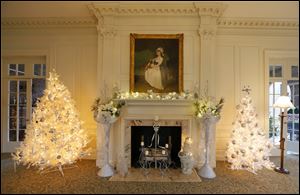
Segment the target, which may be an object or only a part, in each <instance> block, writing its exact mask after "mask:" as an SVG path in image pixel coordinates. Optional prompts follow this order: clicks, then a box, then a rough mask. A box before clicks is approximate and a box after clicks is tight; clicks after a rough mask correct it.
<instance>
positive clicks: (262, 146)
mask: <svg viewBox="0 0 300 195" xmlns="http://www.w3.org/2000/svg"><path fill="white" fill-rule="evenodd" d="M243 91H245V92H246V95H245V96H244V97H243V98H242V99H241V102H240V104H239V105H238V106H237V107H236V109H237V116H236V120H235V122H234V123H233V125H234V127H233V131H232V135H231V139H230V141H229V143H228V148H227V151H226V159H227V161H228V162H229V163H230V168H231V169H234V170H238V169H242V170H247V171H250V172H252V173H256V171H257V170H260V169H262V168H263V167H265V168H268V169H270V168H272V167H273V166H274V164H273V163H272V162H270V160H269V155H270V151H271V148H272V144H271V142H270V141H269V139H268V138H267V136H266V134H265V133H264V130H263V129H262V128H260V127H259V123H258V119H257V114H256V112H255V108H254V107H253V105H252V98H251V97H250V95H249V94H250V93H249V91H250V89H249V88H244V89H243Z"/></svg>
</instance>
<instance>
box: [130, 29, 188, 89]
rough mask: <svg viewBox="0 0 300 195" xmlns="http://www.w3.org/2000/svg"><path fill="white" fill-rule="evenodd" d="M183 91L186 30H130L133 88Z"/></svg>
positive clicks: (131, 83) (131, 79) (131, 82)
mask: <svg viewBox="0 0 300 195" xmlns="http://www.w3.org/2000/svg"><path fill="white" fill-rule="evenodd" d="M148 90H152V91H154V92H158V93H167V92H182V91H183V34H134V33H131V34H130V91H131V92H147V91H148Z"/></svg>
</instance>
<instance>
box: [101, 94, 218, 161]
mask: <svg viewBox="0 0 300 195" xmlns="http://www.w3.org/2000/svg"><path fill="white" fill-rule="evenodd" d="M156 116H158V117H159V122H160V125H161V126H181V127H182V138H181V140H182V141H184V140H185V138H186V137H191V138H192V140H193V154H194V157H195V159H196V161H197V164H195V166H196V167H200V166H201V165H202V164H203V163H204V134H203V132H204V131H203V130H202V128H200V127H199V123H198V121H197V120H196V119H195V117H194V110H193V101H192V100H126V106H125V107H123V109H122V113H121V116H120V118H119V120H118V121H117V122H116V123H115V124H114V126H113V129H112V134H113V135H112V136H111V137H112V138H111V145H110V151H111V156H110V162H111V163H112V164H116V163H117V161H118V158H119V157H120V156H122V157H124V156H125V157H128V158H127V159H125V160H126V161H127V163H128V166H130V165H131V161H130V148H131V147H130V143H131V126H140V125H144V126H152V124H153V120H154V118H155V117H156ZM100 132H102V129H101V130H100ZM101 137H103V136H98V137H97V142H98V143H97V146H98V148H97V150H98V153H97V166H98V167H101V156H102V152H101V148H102V144H101V143H103V141H102V139H101ZM213 137H214V139H213V141H212V145H211V148H212V150H211V151H212V152H211V154H210V160H211V166H212V167H215V166H216V155H215V136H213ZM181 144H183V143H181ZM126 148H128V149H127V150H126Z"/></svg>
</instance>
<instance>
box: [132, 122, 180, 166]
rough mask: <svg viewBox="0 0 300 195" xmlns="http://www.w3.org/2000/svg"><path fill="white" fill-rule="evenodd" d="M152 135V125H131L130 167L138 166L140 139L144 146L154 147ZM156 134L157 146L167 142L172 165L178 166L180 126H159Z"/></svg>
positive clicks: (163, 145)
mask: <svg viewBox="0 0 300 195" xmlns="http://www.w3.org/2000/svg"><path fill="white" fill-rule="evenodd" d="M153 135H154V129H153V127H152V126H131V167H135V168H139V164H138V160H139V155H140V152H141V151H140V147H141V141H142V140H143V142H144V146H145V147H146V148H147V147H151V148H154V140H152V138H153ZM158 135H159V146H160V147H165V146H166V144H168V147H170V149H171V159H172V161H173V162H174V164H173V166H172V167H173V168H177V167H180V159H179V157H178V152H179V151H180V149H181V137H182V136H181V126H161V127H160V128H159V130H158Z"/></svg>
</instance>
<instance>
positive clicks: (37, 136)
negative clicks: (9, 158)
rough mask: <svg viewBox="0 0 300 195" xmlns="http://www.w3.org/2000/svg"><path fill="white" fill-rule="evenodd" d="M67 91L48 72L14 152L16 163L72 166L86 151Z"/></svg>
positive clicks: (55, 74) (80, 124)
mask: <svg viewBox="0 0 300 195" xmlns="http://www.w3.org/2000/svg"><path fill="white" fill-rule="evenodd" d="M82 123H83V122H82V121H80V119H79V116H78V111H77V110H76V108H75V102H74V100H73V99H72V98H71V94H70V92H69V90H68V89H67V88H66V87H65V86H64V85H63V84H62V82H61V81H60V80H59V79H58V75H57V73H56V72H55V71H53V72H52V73H50V77H49V78H48V83H47V88H46V89H45V91H44V95H43V96H42V97H41V98H40V99H39V101H38V102H37V107H36V108H35V109H34V111H33V114H32V120H31V123H30V124H29V125H28V126H27V128H26V135H25V140H24V142H23V143H22V144H21V145H20V147H19V148H17V150H16V152H15V153H14V154H13V159H14V160H16V161H17V163H22V164H24V165H28V167H30V166H37V167H39V170H41V171H44V170H48V168H51V169H52V168H58V170H59V171H60V172H61V174H62V175H63V171H62V169H63V166H64V165H71V164H73V163H75V162H76V160H78V159H79V158H81V157H83V156H85V155H87V154H88V151H87V150H85V148H86V146H87V143H88V138H87V135H86V132H85V130H84V129H83V128H82Z"/></svg>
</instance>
